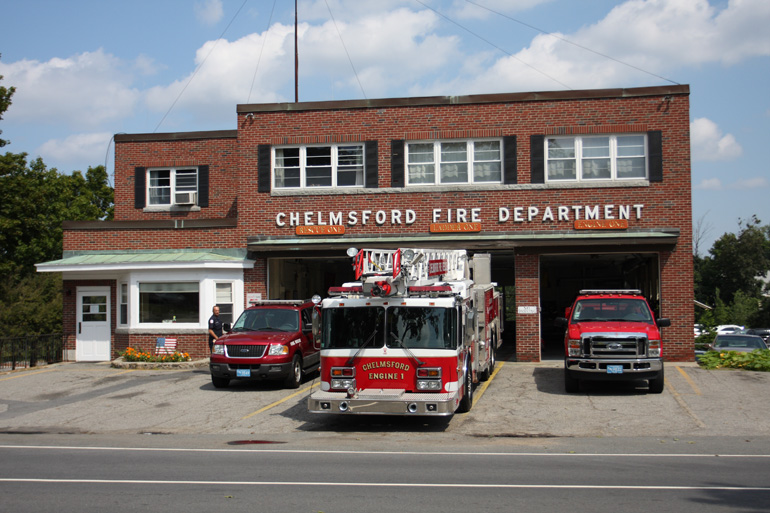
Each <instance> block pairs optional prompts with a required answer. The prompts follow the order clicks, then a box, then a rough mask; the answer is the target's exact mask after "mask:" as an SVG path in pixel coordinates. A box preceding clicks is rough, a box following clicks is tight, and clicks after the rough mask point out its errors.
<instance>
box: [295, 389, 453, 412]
mask: <svg viewBox="0 0 770 513" xmlns="http://www.w3.org/2000/svg"><path fill="white" fill-rule="evenodd" d="M457 397H458V396H457V394H456V393H451V394H415V393H407V392H404V391H400V390H383V391H379V390H376V391H366V390H364V391H361V392H359V393H357V394H356V395H355V396H354V397H348V394H346V393H345V392H321V391H318V392H315V393H314V394H312V395H311V396H310V397H309V398H308V401H307V409H308V411H309V412H311V413H335V414H339V415H356V414H358V415H419V416H423V415H429V416H447V415H452V414H454V412H455V409H457V403H458V400H457Z"/></svg>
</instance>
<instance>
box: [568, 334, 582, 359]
mask: <svg viewBox="0 0 770 513" xmlns="http://www.w3.org/2000/svg"><path fill="white" fill-rule="evenodd" d="M567 351H568V354H569V356H580V355H581V354H582V353H581V351H580V339H572V338H571V339H569V340H568V341H567Z"/></svg>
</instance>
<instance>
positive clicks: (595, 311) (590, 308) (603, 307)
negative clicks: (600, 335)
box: [572, 298, 652, 324]
mask: <svg viewBox="0 0 770 513" xmlns="http://www.w3.org/2000/svg"><path fill="white" fill-rule="evenodd" d="M609 321H631V322H645V323H648V324H652V314H651V313H650V309H649V307H648V306H647V303H646V302H645V301H644V300H642V299H630V298H629V299H623V298H591V299H582V300H580V301H578V302H577V304H576V305H575V309H574V311H573V312H572V322H609Z"/></svg>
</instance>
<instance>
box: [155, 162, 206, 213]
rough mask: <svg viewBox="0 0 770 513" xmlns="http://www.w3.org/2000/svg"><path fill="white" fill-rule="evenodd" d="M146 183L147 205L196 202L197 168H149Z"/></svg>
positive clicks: (189, 203) (193, 203) (191, 203)
mask: <svg viewBox="0 0 770 513" xmlns="http://www.w3.org/2000/svg"><path fill="white" fill-rule="evenodd" d="M148 175H149V180H148V183H147V200H148V205H149V206H158V205H169V206H170V205H195V204H196V203H197V202H198V198H197V192H198V169H197V168H189V167H187V168H166V169H150V170H149V171H148Z"/></svg>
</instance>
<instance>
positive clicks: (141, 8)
mask: <svg viewBox="0 0 770 513" xmlns="http://www.w3.org/2000/svg"><path fill="white" fill-rule="evenodd" d="M0 12H2V15H3V16H2V21H0V54H2V57H1V58H0V75H3V76H4V79H3V81H2V85H4V86H6V87H9V86H15V87H16V88H17V92H16V94H15V96H14V97H13V104H12V105H11V107H10V109H9V110H8V111H7V112H6V113H5V115H4V119H3V120H2V121H0V130H2V131H3V134H2V136H0V137H2V138H3V139H6V140H10V141H11V144H10V145H8V146H6V147H5V148H4V150H5V151H11V152H14V153H20V152H26V153H28V154H29V155H30V157H31V158H34V157H38V156H39V157H42V158H43V161H44V162H45V163H46V165H47V166H48V167H49V168H50V167H55V168H57V169H58V170H59V171H60V172H64V173H69V172H71V171H73V170H82V171H85V170H86V169H87V168H88V166H96V165H100V164H105V163H106V165H107V170H108V172H109V173H112V171H113V155H112V147H111V145H110V139H111V137H112V136H113V134H116V133H151V132H175V131H195V130H220V129H233V128H235V125H236V114H235V113H236V105H238V104H241V103H266V102H284V101H288V102H292V101H294V2H293V1H291V0H245V1H244V0H197V1H196V0H193V1H190V0H154V1H145V0H133V1H132V2H109V1H104V0H68V1H62V0H27V1H24V2H20V1H14V2H4V3H3V5H2V7H1V11H0ZM768 26H770V2H768V1H767V0H730V1H726V0H710V1H709V0H625V1H623V0H614V1H611V0H581V1H575V0H472V1H469V0H300V1H299V31H298V39H299V61H300V73H299V99H300V101H317V100H346V99H359V98H389V97H405V96H426V95H465V94H483V93H497V92H519V91H543V90H564V89H596V88H606V87H640V86H650V85H668V84H671V83H679V84H689V86H690V90H691V96H690V102H691V139H692V171H693V174H692V182H693V221H694V224H695V225H696V227H699V229H698V230H697V234H699V237H698V240H699V249H700V253H701V254H704V253H705V252H706V251H707V250H708V248H710V247H711V244H712V243H713V241H714V240H715V239H716V238H718V237H719V236H721V235H722V234H723V233H725V232H737V231H738V230H739V224H738V223H739V220H740V219H743V220H748V219H750V218H751V217H752V216H757V217H758V218H759V219H760V220H761V221H762V222H763V224H770V165H769V164H768V162H770V159H768V158H765V157H762V155H761V153H762V151H764V149H767V144H768V140H769V138H770V94H769V93H770V31H768V30H767V27H768Z"/></svg>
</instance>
